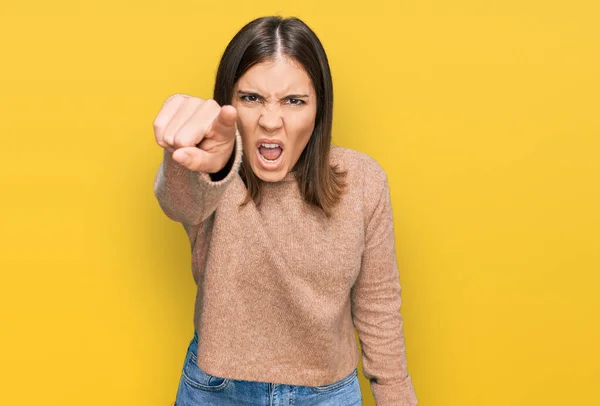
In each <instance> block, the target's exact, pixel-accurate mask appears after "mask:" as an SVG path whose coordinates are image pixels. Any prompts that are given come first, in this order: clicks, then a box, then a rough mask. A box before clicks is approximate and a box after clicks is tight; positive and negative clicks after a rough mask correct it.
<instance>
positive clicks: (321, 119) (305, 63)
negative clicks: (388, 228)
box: [213, 16, 346, 216]
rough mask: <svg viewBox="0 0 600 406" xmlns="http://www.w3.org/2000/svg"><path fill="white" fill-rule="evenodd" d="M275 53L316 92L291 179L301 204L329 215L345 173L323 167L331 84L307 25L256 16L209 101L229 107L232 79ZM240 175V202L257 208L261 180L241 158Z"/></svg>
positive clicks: (238, 38) (231, 49) (232, 49)
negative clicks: (243, 194)
mask: <svg viewBox="0 0 600 406" xmlns="http://www.w3.org/2000/svg"><path fill="white" fill-rule="evenodd" d="M278 51H279V52H280V53H281V54H283V55H284V56H286V57H289V58H291V59H292V60H294V61H296V62H298V63H300V65H301V66H302V67H303V68H304V70H305V71H306V72H307V74H308V76H309V77H310V79H311V81H312V85H313V87H314V89H315V91H316V96H317V112H316V117H315V126H314V130H313V133H312V134H311V137H310V139H309V141H308V144H307V145H306V147H305V148H304V151H303V152H302V154H301V155H300V157H299V158H298V162H297V163H296V166H295V171H296V180H297V182H298V186H299V189H300V192H301V194H302V196H303V198H304V200H305V201H306V202H307V203H309V204H311V205H314V206H316V207H319V208H321V209H322V210H323V211H324V213H325V214H326V215H327V216H330V215H331V212H332V209H333V207H334V206H335V205H336V204H337V203H338V202H339V200H340V198H341V194H342V193H343V191H344V189H345V186H346V184H345V177H346V172H345V171H341V170H338V168H337V166H331V165H330V163H329V153H330V149H331V127H332V121H333V83H332V79H331V72H330V70H329V62H328V60H327V55H326V54H325V50H324V49H323V45H322V44H321V42H320V41H319V39H318V38H317V36H316V34H315V33H314V32H313V31H312V30H311V29H310V28H309V27H308V25H306V24H305V23H304V22H303V21H302V20H300V19H299V18H296V17H290V18H285V19H284V18H282V17H279V16H268V17H261V18H257V19H255V20H253V21H251V22H249V23H248V24H246V25H245V26H244V27H243V28H242V29H241V30H240V31H239V32H238V33H237V34H236V35H235V36H234V37H233V39H232V40H231V41H230V42H229V44H228V45H227V48H226V49H225V51H224V53H223V56H222V57H221V62H220V63H219V68H218V71H217V77H216V80H215V88H214V95H213V98H214V99H215V101H216V102H217V103H219V105H221V106H223V105H226V104H231V103H232V102H233V97H234V94H233V92H234V88H235V85H236V83H237V81H238V79H239V78H240V77H241V76H242V75H243V74H244V73H245V72H246V71H247V70H248V69H250V68H251V67H252V66H254V65H256V64H259V63H262V62H264V61H268V60H270V59H273V58H275V57H276V56H277V53H278ZM240 176H241V178H242V180H243V181H244V183H245V184H246V188H247V189H248V195H247V196H246V200H245V201H244V202H243V203H242V204H243V205H244V204H246V203H248V202H249V201H250V200H254V202H255V203H256V204H260V200H261V197H260V191H261V181H260V179H259V178H258V177H257V176H256V175H255V174H254V173H253V171H252V168H251V167H250V163H249V162H248V161H247V160H246V157H245V155H244V157H243V160H242V165H241V168H240Z"/></svg>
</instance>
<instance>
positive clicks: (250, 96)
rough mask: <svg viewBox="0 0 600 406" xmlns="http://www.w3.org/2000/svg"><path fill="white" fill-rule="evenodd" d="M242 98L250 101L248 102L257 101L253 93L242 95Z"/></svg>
mask: <svg viewBox="0 0 600 406" xmlns="http://www.w3.org/2000/svg"><path fill="white" fill-rule="evenodd" d="M242 100H243V101H247V102H250V103H254V102H257V101H258V97H257V96H255V95H253V94H247V95H244V96H242Z"/></svg>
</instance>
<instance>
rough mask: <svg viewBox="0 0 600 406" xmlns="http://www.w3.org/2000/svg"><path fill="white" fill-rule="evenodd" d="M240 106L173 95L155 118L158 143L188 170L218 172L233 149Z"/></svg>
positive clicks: (155, 133)
mask: <svg viewBox="0 0 600 406" xmlns="http://www.w3.org/2000/svg"><path fill="white" fill-rule="evenodd" d="M236 119H237V110H236V109H235V107H233V106H223V107H221V106H219V104H218V103H217V102H216V101H214V100H212V99H209V100H203V99H200V98H198V97H192V96H187V95H181V94H177V95H173V96H171V97H169V98H168V99H167V100H166V101H165V103H164V104H163V107H162V109H161V110H160V112H159V113H158V115H157V116H156V118H155V119H154V135H155V137H156V143H157V144H158V145H160V146H161V147H163V148H165V149H167V150H169V151H170V152H172V153H173V159H174V160H175V161H177V162H178V163H180V164H181V165H183V166H185V167H186V168H188V169H189V170H192V171H198V172H205V173H217V172H219V171H220V170H221V169H223V167H225V165H226V164H227V161H229V158H230V157H231V154H232V152H233V147H234V145H235V136H236Z"/></svg>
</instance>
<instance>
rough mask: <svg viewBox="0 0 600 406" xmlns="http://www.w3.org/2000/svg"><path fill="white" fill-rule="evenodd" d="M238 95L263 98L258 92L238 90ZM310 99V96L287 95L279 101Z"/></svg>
mask: <svg viewBox="0 0 600 406" xmlns="http://www.w3.org/2000/svg"><path fill="white" fill-rule="evenodd" d="M237 93H238V94H242V95H257V96H260V97H263V96H262V95H261V94H260V93H258V92H251V91H248V90H238V91H237ZM307 97H310V95H308V94H288V95H287V96H285V97H282V98H281V99H280V100H285V99H304V98H307Z"/></svg>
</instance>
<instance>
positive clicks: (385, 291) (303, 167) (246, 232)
mask: <svg viewBox="0 0 600 406" xmlns="http://www.w3.org/2000/svg"><path fill="white" fill-rule="evenodd" d="M213 97H214V100H203V99H200V98H197V97H191V96H186V95H175V96H172V97H170V98H169V99H167V101H166V102H165V104H164V105H163V107H162V109H161V111H160V112H159V114H158V116H157V117H156V119H155V121H154V130H155V135H156V142H157V143H158V145H160V146H161V147H163V148H164V159H163V161H162V163H161V165H160V168H159V170H158V173H157V176H156V179H155V185H154V191H155V195H156V197H157V199H158V202H159V203H160V206H161V207H162V209H163V211H164V212H165V214H166V215H167V216H168V217H169V218H171V219H173V220H175V221H177V222H180V223H181V224H182V225H183V227H184V228H185V230H186V232H187V234H188V236H189V239H190V244H191V248H192V273H193V276H194V279H195V282H196V285H197V286H198V290H197V296H196V304H195V313H194V337H193V339H192V340H191V342H190V345H189V347H188V351H187V356H186V359H185V364H184V367H183V371H182V376H181V381H180V385H179V389H178V392H177V398H176V405H178V406H192V405H236V406H239V405H253V406H256V405H274V404H277V405H279V404H286V405H287V404H290V405H291V404H294V405H297V406H301V405H335V406H340V405H360V404H361V399H362V396H361V391H360V387H359V383H358V377H357V365H358V362H359V359H360V355H361V354H360V352H359V349H358V345H357V342H356V339H355V335H354V328H356V330H357V332H358V337H359V339H360V343H361V347H362V355H363V372H364V375H365V377H367V378H368V379H369V380H370V383H371V389H372V391H373V394H374V396H375V398H376V401H377V404H378V405H381V406H386V405H387V406H392V405H394V406H396V405H415V404H416V402H417V401H416V397H415V394H414V389H413V386H412V383H411V379H410V376H409V374H408V372H407V368H406V356H405V347H404V336H403V328H402V318H401V315H400V312H399V308H400V302H401V299H400V284H399V277H398V269H397V265H396V259H395V249H394V233H393V222H392V210H391V206H390V195H389V187H388V182H387V178H386V175H385V173H384V171H383V170H382V168H381V167H380V166H379V165H378V164H377V163H376V162H375V161H374V160H373V159H371V158H369V157H368V156H366V155H365V154H362V153H359V152H356V151H353V150H350V149H345V148H341V147H336V146H332V145H331V124H332V108H333V87H332V81H331V74H330V70H329V65H328V62H327V57H326V54H325V51H324V49H323V47H322V45H321V43H320V42H319V40H318V38H317V37H316V35H315V34H314V33H313V32H312V31H311V29H310V28H309V27H308V26H307V25H306V24H304V23H303V22H302V21H301V20H299V19H296V18H287V19H282V18H280V17H263V18H259V19H256V20H254V21H252V22H250V23H248V24H247V25H246V26H245V27H243V28H242V29H241V30H240V31H239V32H238V33H237V34H236V36H235V37H234V38H233V39H232V40H231V42H230V43H229V45H228V46H227V48H226V50H225V52H224V54H223V56H222V59H221V62H220V65H219V69H218V72H217V77H216V83H215V88H214V96H213Z"/></svg>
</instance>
